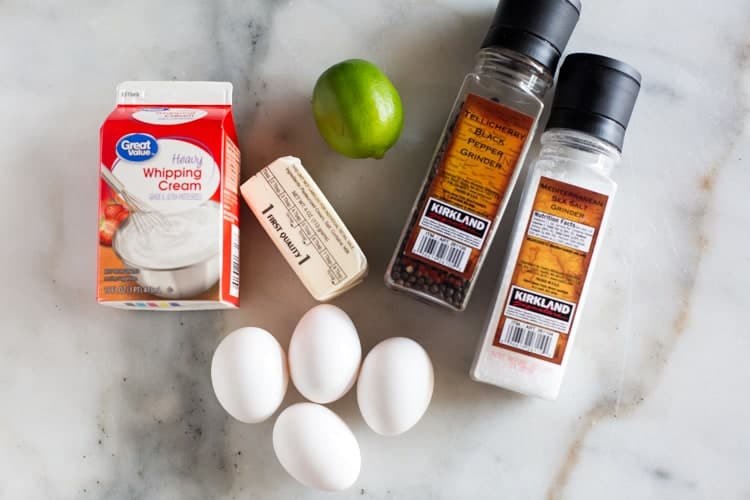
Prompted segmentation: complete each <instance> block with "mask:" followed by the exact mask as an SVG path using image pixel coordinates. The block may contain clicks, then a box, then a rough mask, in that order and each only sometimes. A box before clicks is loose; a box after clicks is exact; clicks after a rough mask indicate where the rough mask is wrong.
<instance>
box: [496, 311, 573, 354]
mask: <svg viewBox="0 0 750 500" xmlns="http://www.w3.org/2000/svg"><path fill="white" fill-rule="evenodd" d="M558 337H559V334H558V333H557V332H551V331H549V330H545V329H543V328H539V327H538V326H534V325H529V324H528V323H521V322H520V321H514V320H512V319H507V318H506V320H505V325H503V333H502V335H501V336H500V343H502V344H505V345H509V346H511V347H515V348H516V349H521V350H523V351H526V352H532V353H534V354H539V355H541V356H545V357H547V358H552V357H554V356H555V347H557V338H558Z"/></svg>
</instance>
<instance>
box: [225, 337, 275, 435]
mask: <svg viewBox="0 0 750 500" xmlns="http://www.w3.org/2000/svg"><path fill="white" fill-rule="evenodd" d="M211 383H212V385H213V388H214V393H216V398H217V399H218V400H219V403H220V404H221V406H222V407H223V408H224V409H225V410H226V412H227V413H229V414H230V415H231V416H232V417H234V418H236V419H237V420H239V421H240V422H245V423H248V424H251V423H256V422H262V421H263V420H265V419H267V418H268V417H270V416H271V415H273V413H274V412H275V411H276V410H277V409H278V408H279V405H280V404H281V401H282V400H283V399H284V395H285V394H286V389H287V385H288V384H289V372H288V369H287V362H286V356H285V355H284V349H282V347H281V345H279V342H278V341H277V340H276V339H275V338H274V336H273V335H271V334H270V333H268V332H267V331H266V330H263V329H262V328H255V327H245V328H240V329H238V330H235V331H233V332H232V333H230V334H229V335H227V336H226V337H224V339H223V340H222V341H221V343H219V346H218V347H217V348H216V351H214V356H213V359H212V360H211Z"/></svg>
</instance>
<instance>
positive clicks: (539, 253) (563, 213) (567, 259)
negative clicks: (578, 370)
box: [493, 177, 608, 364]
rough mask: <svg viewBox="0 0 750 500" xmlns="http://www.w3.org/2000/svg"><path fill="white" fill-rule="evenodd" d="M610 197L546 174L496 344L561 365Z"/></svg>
mask: <svg viewBox="0 0 750 500" xmlns="http://www.w3.org/2000/svg"><path fill="white" fill-rule="evenodd" d="M607 201H608V197H607V196H606V195H603V194H601V193H596V192H594V191H589V190H587V189H583V188H581V187H578V186H572V185H569V184H566V183H564V182H560V181H557V180H554V179H548V178H546V177H542V178H541V179H540V180H539V184H538V186H537V190H536V195H535V197H534V202H533V207H532V211H531V215H530V216H529V220H528V221H527V225H526V237H525V239H524V241H523V243H522V244H521V249H520V250H519V253H518V258H517V260H516V264H515V268H514V271H513V278H512V280H511V287H510V290H509V292H508V296H507V297H506V298H505V299H504V300H505V308H504V309H503V313H502V315H501V316H500V322H499V324H498V328H497V332H496V333H495V339H494V342H493V344H494V345H495V346H496V347H500V348H503V349H509V350H511V351H515V352H518V353H521V354H525V355H528V356H532V357H535V358H539V359H544V360H547V361H550V362H553V363H557V364H561V363H562V360H563V357H564V355H565V348H566V346H567V344H568V336H569V335H570V333H571V331H572V329H573V325H574V322H575V320H576V309H577V306H578V302H579V301H580V298H581V293H582V291H583V287H584V284H585V282H586V275H587V273H588V269H589V265H590V264H591V256H592V254H593V251H594V248H595V247H596V239H597V236H598V234H599V228H600V227H601V225H602V221H603V219H604V214H605V211H606V208H607Z"/></svg>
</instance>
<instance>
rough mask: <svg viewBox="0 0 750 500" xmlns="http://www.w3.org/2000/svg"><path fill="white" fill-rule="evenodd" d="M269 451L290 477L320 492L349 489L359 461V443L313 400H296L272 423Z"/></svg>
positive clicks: (324, 408)
mask: <svg viewBox="0 0 750 500" xmlns="http://www.w3.org/2000/svg"><path fill="white" fill-rule="evenodd" d="M273 450H274V452H275V453H276V458H278V460H279V462H280V463H281V465H282V467H284V469H285V470H286V471H287V472H288V473H289V475H290V476H292V477H293V478H294V479H296V480H297V481H299V482H300V483H302V484H303V485H305V486H308V487H310V488H315V489H317V490H323V491H341V490H345V489H347V488H349V487H350V486H351V485H353V484H354V482H355V481H356V480H357V477H358V476H359V471H360V467H361V463H362V457H361V455H360V451H359V443H357V439H356V438H355V437H354V434H352V431H351V430H350V429H349V427H348V426H347V425H346V423H345V422H344V421H343V420H341V418H340V417H339V416H338V415H336V414H335V413H334V412H332V411H331V410H329V409H328V408H326V407H325V406H321V405H318V404H314V403H297V404H294V405H292V406H290V407H288V408H286V409H285V410H284V411H282V412H281V414H280V415H279V417H278V418H277V419H276V423H275V424H274V426H273Z"/></svg>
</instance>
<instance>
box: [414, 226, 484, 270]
mask: <svg viewBox="0 0 750 500" xmlns="http://www.w3.org/2000/svg"><path fill="white" fill-rule="evenodd" d="M412 251H413V252H414V253H415V254H416V255H419V256H420V257H424V258H426V259H429V260H431V261H432V262H437V263H438V264H441V265H443V266H445V267H449V268H451V269H455V270H456V271H458V272H463V270H464V269H465V268H466V263H467V262H468V261H469V255H470V254H471V248H470V247H467V246H465V245H462V244H460V243H456V242H455V241H453V240H449V239H448V238H443V237H442V236H438V235H437V234H435V233H431V232H430V231H427V230H425V229H422V230H420V231H419V235H418V236H417V241H415V242H414V248H413V249H412Z"/></svg>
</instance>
